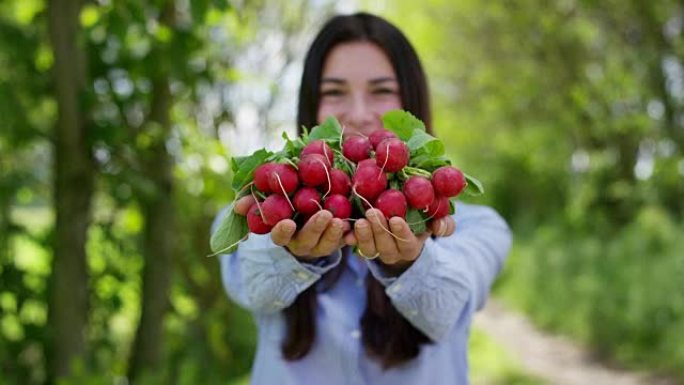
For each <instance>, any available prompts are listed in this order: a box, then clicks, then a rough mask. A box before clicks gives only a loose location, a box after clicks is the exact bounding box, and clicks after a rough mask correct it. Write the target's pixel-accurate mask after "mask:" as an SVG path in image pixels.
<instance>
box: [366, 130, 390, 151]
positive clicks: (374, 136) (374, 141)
mask: <svg viewBox="0 0 684 385" xmlns="http://www.w3.org/2000/svg"><path fill="white" fill-rule="evenodd" d="M396 137H397V135H396V134H395V133H394V132H392V131H388V130H385V129H379V130H375V131H373V132H371V134H370V136H368V140H369V141H370V143H371V146H373V148H376V147H377V146H378V144H380V142H382V141H383V140H385V139H389V138H396Z"/></svg>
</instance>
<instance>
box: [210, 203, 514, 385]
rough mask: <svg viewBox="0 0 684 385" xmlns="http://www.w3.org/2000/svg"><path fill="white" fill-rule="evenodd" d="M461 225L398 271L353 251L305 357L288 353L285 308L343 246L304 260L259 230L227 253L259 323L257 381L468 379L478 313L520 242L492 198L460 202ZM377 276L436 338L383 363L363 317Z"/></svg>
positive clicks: (336, 259)
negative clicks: (403, 358) (284, 349)
mask: <svg viewBox="0 0 684 385" xmlns="http://www.w3.org/2000/svg"><path fill="white" fill-rule="evenodd" d="M453 218H454V220H455V222H456V231H455V232H454V234H453V235H451V236H449V237H445V238H436V239H431V238H428V239H427V241H426V242H425V246H424V248H423V251H422V252H421V254H420V256H419V257H418V259H417V260H416V261H415V262H414V263H413V265H411V267H410V268H409V269H408V270H406V271H405V272H403V273H402V274H401V275H400V276H398V277H391V276H388V275H386V274H384V273H383V270H382V268H381V266H380V265H378V264H377V263H376V262H374V261H368V260H365V259H362V258H361V257H358V256H356V255H352V256H350V257H349V258H346V259H345V260H346V265H347V266H345V267H344V271H343V273H342V275H341V277H340V279H339V281H337V284H336V285H335V286H334V287H333V288H331V289H329V290H327V291H323V292H319V294H318V310H317V314H316V322H317V334H316V340H315V342H314V345H313V347H312V349H311V350H310V351H309V354H308V355H306V356H305V357H304V358H303V359H301V360H299V361H294V362H291V361H286V360H284V359H283V358H282V355H281V352H280V343H281V340H282V338H283V336H284V318H283V315H282V310H283V309H284V308H286V307H287V306H289V305H290V304H292V302H293V301H294V300H295V298H296V297H297V295H298V294H299V293H301V292H302V291H304V290H305V289H306V288H308V287H309V286H311V285H313V284H315V283H316V281H318V280H319V279H320V278H321V276H322V274H324V273H325V272H327V271H328V270H330V269H332V268H333V267H335V266H337V265H338V264H339V263H340V261H341V260H343V259H342V258H341V252H338V253H335V254H333V255H331V256H329V257H326V258H325V259H324V260H323V261H319V263H316V264H309V263H300V262H298V261H297V260H296V259H295V258H294V257H293V256H292V255H291V254H289V253H288V252H287V251H286V250H285V249H284V248H282V247H279V246H277V245H275V244H274V243H273V242H272V241H271V239H270V236H269V235H268V234H267V235H255V234H250V236H249V239H248V240H246V241H244V242H243V243H241V244H240V246H239V248H238V251H237V252H235V253H234V254H230V255H222V256H221V257H220V258H221V274H222V278H223V284H224V286H225V288H226V291H227V292H228V295H229V296H230V298H232V299H233V300H234V301H235V302H237V303H238V304H239V305H241V306H243V307H245V308H246V309H248V310H250V311H251V312H252V314H253V315H254V317H255V320H256V323H257V327H258V346H257V351H256V357H255V358H254V365H253V367H252V376H251V384H253V385H309V384H310V385H321V384H325V385H360V384H369V385H402V384H411V385H422V384H429V385H442V384H445V385H446V384H451V385H455V384H458V385H465V384H468V362H467V346H468V334H469V329H470V324H471V321H472V316H473V313H474V312H475V310H477V309H479V308H481V307H482V306H483V305H484V302H485V300H486V298H487V296H488V293H489V289H490V286H491V284H492V282H493V281H494V279H495V278H496V276H497V274H498V272H499V271H500V269H501V267H502V264H503V262H504V260H505V258H506V255H507V254H508V250H509V248H510V246H511V233H510V230H509V228H508V226H507V225H506V223H505V222H504V220H503V219H502V218H501V217H500V216H499V215H498V214H497V213H496V212H495V211H494V210H492V209H490V208H488V207H484V206H476V205H468V204H464V203H458V204H457V205H456V214H454V216H453ZM369 272H370V273H371V274H373V275H374V276H375V277H376V278H377V279H378V280H379V281H380V282H381V283H382V284H383V285H384V286H385V288H386V292H387V295H388V296H389V297H390V299H391V301H392V303H393V304H394V306H395V307H396V309H397V310H398V311H399V312H400V313H401V314H402V315H403V316H404V317H405V318H406V319H407V320H408V321H409V322H411V324H413V325H414V326H415V327H416V328H417V329H419V330H421V331H422V332H424V333H425V334H426V335H427V336H428V337H430V338H431V339H432V340H433V341H435V343H434V344H427V345H422V347H421V352H420V354H419V356H418V357H417V358H416V359H414V360H412V361H410V362H408V363H406V364H404V365H402V366H400V367H398V368H392V369H388V370H385V371H383V370H382V368H381V367H380V366H379V365H378V363H377V362H376V361H374V360H372V359H371V358H369V357H368V356H367V355H366V353H365V351H364V348H363V346H362V343H361V338H360V337H361V331H360V327H359V320H360V318H361V315H362V313H363V311H364V309H365V307H366V290H365V279H364V278H365V276H366V275H367V274H369Z"/></svg>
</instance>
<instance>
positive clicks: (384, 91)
mask: <svg viewBox="0 0 684 385" xmlns="http://www.w3.org/2000/svg"><path fill="white" fill-rule="evenodd" d="M373 93H374V94H379V95H384V94H395V93H396V91H395V90H393V89H391V88H378V89H376V90H373Z"/></svg>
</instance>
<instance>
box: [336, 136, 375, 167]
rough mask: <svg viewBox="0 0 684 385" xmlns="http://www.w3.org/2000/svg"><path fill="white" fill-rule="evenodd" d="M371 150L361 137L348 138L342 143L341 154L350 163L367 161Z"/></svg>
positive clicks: (367, 141) (368, 143)
mask: <svg viewBox="0 0 684 385" xmlns="http://www.w3.org/2000/svg"><path fill="white" fill-rule="evenodd" d="M372 149H373V147H371V143H370V141H369V140H368V139H367V138H364V137H363V136H350V137H349V138H347V139H346V140H345V141H344V143H342V154H343V155H344V156H345V157H346V158H347V159H349V160H351V161H352V162H359V161H362V160H364V159H368V158H369V157H370V152H371V150H372Z"/></svg>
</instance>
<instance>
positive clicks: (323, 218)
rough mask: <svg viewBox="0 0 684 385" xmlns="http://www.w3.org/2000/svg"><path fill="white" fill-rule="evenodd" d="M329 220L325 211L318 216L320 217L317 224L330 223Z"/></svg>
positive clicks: (317, 218)
mask: <svg viewBox="0 0 684 385" xmlns="http://www.w3.org/2000/svg"><path fill="white" fill-rule="evenodd" d="M328 219H329V218H328V214H326V212H325V211H324V212H321V213H320V214H318V217H316V223H317V224H319V225H323V224H325V223H326V222H327V221H328Z"/></svg>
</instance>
